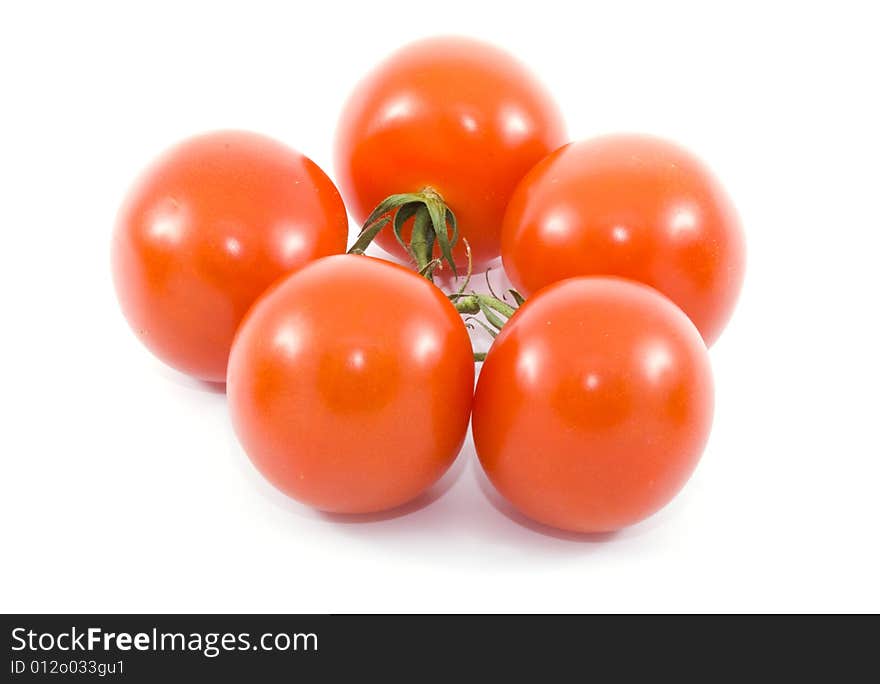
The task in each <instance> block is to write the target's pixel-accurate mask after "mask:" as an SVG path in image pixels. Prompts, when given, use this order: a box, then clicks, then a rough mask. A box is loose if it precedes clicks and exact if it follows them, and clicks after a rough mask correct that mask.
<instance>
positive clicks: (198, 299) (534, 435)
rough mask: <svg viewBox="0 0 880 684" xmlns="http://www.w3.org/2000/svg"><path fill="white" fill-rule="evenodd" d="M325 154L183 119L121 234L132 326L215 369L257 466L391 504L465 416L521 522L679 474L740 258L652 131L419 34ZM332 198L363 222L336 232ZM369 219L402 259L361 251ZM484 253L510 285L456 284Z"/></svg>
mask: <svg viewBox="0 0 880 684" xmlns="http://www.w3.org/2000/svg"><path fill="white" fill-rule="evenodd" d="M336 172H337V176H338V180H339V183H340V187H341V188H342V196H340V193H339V192H338V191H337V189H336V187H335V186H334V184H333V182H332V181H331V180H330V179H329V178H328V177H327V175H326V174H325V173H324V172H323V171H322V170H321V169H320V168H318V166H316V165H315V164H314V163H313V162H312V161H311V160H309V159H308V158H306V157H304V156H303V155H301V154H299V153H297V152H295V151H294V150H292V149H290V148H288V147H286V146H284V145H282V144H281V143H278V142H276V141H274V140H271V139H269V138H266V137H263V136H260V135H256V134H253V133H245V132H217V133H211V134H207V135H202V136H198V137H195V138H192V139H189V140H187V141H185V142H183V143H181V144H179V145H177V146H176V147H174V148H172V149H171V150H170V151H168V152H167V153H166V154H164V155H163V156H162V157H160V158H159V159H158V160H157V161H156V162H155V163H154V164H153V165H152V167H150V168H149V169H148V170H147V171H146V172H145V174H144V175H143V177H142V178H141V179H140V181H139V182H138V183H137V185H136V187H135V188H134V190H133V191H132V192H131V194H130V196H129V197H128V199H127V201H126V202H125V204H124V206H123V208H122V210H121V212H120V215H119V219H118V223H117V226H116V230H115V232H114V240H113V271H114V280H115V285H116V290H117V293H118V296H119V300H120V303H121V306H122V309H123V312H124V313H125V315H126V317H127V319H128V321H129V322H130V324H131V326H132V328H133V329H134V330H135V331H136V333H137V334H138V336H139V337H140V339H141V340H142V341H143V342H144V344H145V345H146V346H147V347H149V348H150V349H151V350H152V351H153V352H154V353H155V354H156V355H157V356H158V357H159V358H161V359H162V360H164V361H165V362H166V363H168V364H170V365H171V366H173V367H175V368H177V369H179V370H181V371H183V372H184V373H188V374H190V375H192V376H194V377H197V378H200V379H203V380H206V381H214V382H225V383H226V391H227V394H228V399H229V406H230V411H231V416H232V420H233V423H234V427H235V430H236V433H237V435H238V437H239V439H240V441H241V443H242V445H243V446H244V449H245V451H246V452H247V453H248V455H249V456H250V458H251V459H252V461H253V462H254V464H255V465H256V467H257V468H258V469H259V470H260V471H261V472H262V473H263V475H265V477H266V478H267V479H268V480H269V481H270V482H272V483H273V484H274V485H275V486H277V487H278V488H279V489H281V490H282V491H284V492H285V493H287V494H288V495H290V496H292V497H294V498H296V499H298V500H299V501H302V502H304V503H306V504H308V505H311V506H314V507H316V508H319V509H322V510H326V511H335V512H346V513H363V512H373V511H378V510H383V509H388V508H392V507H395V506H398V505H400V504H402V503H404V502H407V501H409V500H411V499H413V498H415V497H417V496H418V495H419V494H421V493H422V492H423V491H425V490H426V489H427V488H428V487H429V486H430V485H431V484H432V483H434V482H435V481H436V480H437V479H438V478H439V477H440V476H441V475H442V474H443V473H444V472H445V471H446V470H447V469H448V468H449V466H450V465H451V463H452V462H453V461H454V460H455V458H456V456H457V455H458V453H459V451H460V449H461V445H462V443H463V441H464V438H465V435H466V431H467V428H468V423H469V421H471V419H472V426H473V435H474V442H475V446H476V451H477V454H478V456H479V459H480V462H481V464H482V466H483V468H484V469H485V471H486V473H487V475H488V477H489V478H490V480H491V481H492V483H493V484H494V485H495V487H496V488H497V489H498V490H499V491H500V492H501V494H502V495H503V496H504V497H506V498H507V499H508V500H509V501H510V502H511V503H512V504H513V505H514V506H515V507H516V508H518V509H519V510H520V511H522V512H523V513H524V514H526V515H527V516H530V517H531V518H533V519H535V520H537V521H540V522H542V523H545V524H548V525H552V526H555V527H559V528H563V529H567V530H574V531H579V532H596V531H608V530H615V529H618V528H620V527H623V526H626V525H630V524H632V523H635V522H637V521H639V520H641V519H643V518H645V517H646V516H648V515H650V514H651V513H653V512H654V511H656V510H658V509H659V508H660V507H662V506H663V505H665V504H666V503H667V502H668V501H669V500H670V499H671V498H672V497H673V496H674V495H675V494H676V492H677V491H678V490H679V489H680V488H681V487H682V486H683V484H684V483H685V481H686V480H687V479H688V477H689V476H690V474H691V472H692V471H693V469H694V467H695V466H696V463H697V461H698V459H699V457H700V454H701V452H702V450H703V448H704V446H705V443H706V441H707V439H708V435H709V430H710V426H711V421H712V411H713V386H712V375H711V369H710V364H709V359H708V355H707V346H708V345H709V344H711V343H712V342H713V341H714V340H715V339H716V338H717V337H718V335H719V334H720V333H721V331H722V329H723V327H724V326H725V324H726V322H727V320H728V318H729V317H730V315H731V312H732V309H733V307H734V305H735V301H736V298H737V296H738V293H739V289H740V286H741V284H742V279H743V272H744V260H745V257H744V240H743V235H742V230H741V227H740V225H739V221H738V218H737V215H736V212H735V210H734V208H733V206H732V204H731V202H730V200H729V199H728V197H727V196H726V194H725V192H724V191H723V189H722V188H721V187H720V185H719V184H718V182H717V181H716V180H715V179H714V178H713V176H712V175H711V173H710V172H709V171H708V170H707V169H706V168H705V166H703V164H702V163H701V162H700V161H698V160H697V159H696V158H695V157H693V156H692V155H691V154H690V153H688V152H687V151H685V150H683V149H681V148H680V147H678V146H676V145H674V144H672V143H669V142H666V141H663V140H659V139H656V138H652V137H647V136H633V135H625V136H624V135H618V136H606V137H601V138H596V139H592V140H585V141H582V142H574V143H567V139H566V133H565V127H564V124H563V120H562V116H561V115H560V112H559V110H558V107H557V106H556V104H555V103H554V102H553V100H552V99H551V97H550V96H549V94H548V93H547V92H546V91H545V90H544V89H543V87H542V86H541V84H540V83H539V82H538V81H537V80H535V78H534V77H533V76H532V75H531V74H530V73H529V72H528V71H527V70H526V69H525V68H524V67H523V66H521V65H520V64H519V63H518V62H517V61H515V60H514V59H513V58H512V57H510V56H509V55H508V54H506V53H504V52H502V51H500V50H498V49H496V48H494V47H492V46H488V45H485V44H482V43H478V42H476V41H472V40H467V39H460V38H437V39H430V40H426V41H421V42H418V43H415V44H412V45H410V46H408V47H405V48H403V49H402V50H400V51H398V52H397V53H395V54H393V55H392V56H391V57H390V58H388V59H387V60H386V61H385V62H384V63H382V64H381V65H379V66H378V67H377V68H376V69H375V70H374V71H373V72H372V73H371V74H369V75H368V76H367V77H366V78H365V79H364V80H363V81H362V82H361V83H360V84H359V86H358V87H357V89H356V91H355V92H354V94H353V95H352V96H351V98H350V99H349V101H348V103H347V104H346V106H345V109H344V111H343V113H342V116H341V118H340V123H339V127H338V130H337V136H336ZM343 197H344V199H345V201H346V203H347V205H348V208H349V209H350V210H351V211H352V213H353V214H354V215H355V217H356V218H357V219H358V221H359V222H361V223H362V225H363V229H362V231H361V233H360V235H359V237H358V238H357V240H356V242H355V243H354V245H353V246H352V247H351V248H350V249H349V250H348V253H345V252H346V247H347V239H348V219H347V214H346V209H345V206H344V205H343ZM373 240H375V241H376V242H377V243H378V244H379V245H381V246H382V247H383V248H384V249H385V250H386V251H387V252H389V253H391V254H392V255H394V256H396V257H398V258H399V260H400V261H402V262H403V263H407V264H409V265H410V266H411V267H406V266H403V265H398V264H396V263H392V262H390V261H387V260H381V259H378V258H374V257H370V256H366V255H364V254H363V252H364V249H365V248H366V247H367V246H368V245H369V243H370V242H372V241H373ZM499 256H500V257H501V258H502V260H503V266H504V269H505V271H506V273H507V274H508V276H509V278H510V280H511V282H512V283H513V284H514V286H515V287H516V290H511V291H509V293H507V294H505V296H504V297H503V298H498V297H497V296H495V295H494V294H486V293H477V292H473V291H471V290H468V282H469V281H468V277H469V275H470V273H471V272H472V271H474V270H481V269H485V268H486V267H487V265H488V264H489V263H490V262H492V260H493V259H496V258H497V257H499ZM465 273H467V275H464V274H465ZM441 276H443V282H444V283H445V284H446V285H449V287H447V290H448V292H445V291H444V290H443V289H441V288H440V287H439V286H438V285H437V284H435V278H437V279H438V280H439V278H440V277H441ZM449 276H458V278H457V279H456V278H450V277H449ZM463 317H466V318H463ZM466 320H467V321H478V322H479V323H480V325H482V326H483V327H485V328H486V329H487V330H489V332H490V333H491V334H492V335H493V337H494V341H493V344H492V346H491V348H490V350H489V351H488V353H487V354H476V355H475V354H474V352H473V350H472V348H471V342H470V338H469V335H468V332H467V327H466ZM475 361H476V362H477V363H480V362H482V368H481V372H480V375H479V380H478V382H477V386H476V391H474V375H475Z"/></svg>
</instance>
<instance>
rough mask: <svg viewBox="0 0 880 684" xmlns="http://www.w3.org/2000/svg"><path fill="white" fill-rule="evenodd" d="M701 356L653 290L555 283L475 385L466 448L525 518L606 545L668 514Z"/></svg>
mask: <svg viewBox="0 0 880 684" xmlns="http://www.w3.org/2000/svg"><path fill="white" fill-rule="evenodd" d="M713 402H714V395H713V384H712V374H711V369H710V366H709V358H708V352H707V350H706V347H705V345H704V344H703V341H702V339H701V338H700V334H699V332H698V331H697V329H696V328H695V327H694V325H693V323H691V321H690V320H688V318H687V316H685V315H684V313H682V311H681V310H680V309H679V308H678V307H676V306H675V304H673V303H672V302H671V301H670V300H669V299H667V298H666V297H664V296H663V295H661V294H660V293H658V292H657V291H656V290H654V289H652V288H650V287H647V286H645V285H642V284H640V283H635V282H632V281H627V280H623V279H618V278H600V277H581V278H572V279H568V280H563V281H560V282H557V283H554V284H552V285H550V286H548V287H547V288H545V289H543V290H541V291H540V292H538V293H537V294H536V295H535V296H534V297H532V298H531V299H529V300H527V301H526V303H525V304H524V305H523V306H522V308H521V309H520V310H519V311H518V312H517V313H516V314H515V315H514V316H513V318H512V319H511V320H510V321H509V322H508V323H507V324H506V325H505V326H504V328H503V330H502V331H501V334H500V335H498V337H497V339H496V340H495V343H494V344H493V345H492V347H491V349H490V350H489V353H488V356H487V357H486V361H485V363H484V364H483V368H482V370H481V372H480V376H479V380H478V382H477V390H476V396H475V397H474V408H473V434H474V443H475V446H476V450H477V455H478V456H479V459H480V463H481V464H482V466H483V469H484V470H485V472H486V474H487V475H488V477H489V479H490V480H491V482H492V484H493V485H494V486H495V487H496V488H497V490H498V491H499V492H500V493H501V494H502V495H503V496H504V497H505V498H506V499H507V500H508V501H509V502H510V503H511V504H513V506H514V507H516V508H517V509H519V511H521V512H522V513H524V514H525V515H526V516H528V517H530V518H532V519H534V520H537V521H539V522H541V523H544V524H546V525H550V526H553V527H557V528H561V529H564V530H570V531H575V532H608V531H613V530H617V529H620V528H622V527H625V526H627V525H632V524H634V523H637V522H639V521H640V520H643V519H644V518H646V517H648V516H649V515H651V514H652V513H654V512H655V511H657V510H658V509H660V508H661V507H662V506H664V505H665V504H667V503H668V502H669V501H670V500H671V499H672V498H673V497H674V496H675V494H676V493H677V492H678V491H679V490H680V489H681V487H682V486H683V485H684V484H685V482H686V481H687V480H688V478H689V477H690V475H691V473H692V472H693V470H694V468H695V467H696V465H697V462H698V460H699V458H700V455H701V453H702V451H703V448H704V446H705V444H706V442H707V440H708V437H709V430H710V427H711V422H712V413H713Z"/></svg>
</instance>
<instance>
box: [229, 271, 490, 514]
mask: <svg viewBox="0 0 880 684" xmlns="http://www.w3.org/2000/svg"><path fill="white" fill-rule="evenodd" d="M473 386H474V362H473V353H472V351H471V344H470V339H469V338H468V335H467V330H466V329H465V327H464V324H463V322H462V321H461V318H460V316H459V315H458V313H457V312H456V311H455V307H454V306H452V304H451V303H450V302H449V300H448V299H447V298H446V296H445V295H444V294H443V293H442V292H441V291H440V290H439V289H438V288H436V287H435V286H434V285H432V284H431V283H429V282H428V281H427V280H426V279H425V278H422V277H421V276H418V275H416V274H415V273H413V272H411V271H409V270H407V269H405V268H403V267H401V266H397V265H395V264H392V263H389V262H387V261H381V260H378V259H373V258H371V257H367V256H353V255H343V256H334V257H327V258H325V259H322V260H320V261H317V262H315V263H314V264H311V265H310V266H307V267H306V268H304V269H303V270H302V271H300V272H299V273H297V274H295V275H293V276H291V277H289V278H286V279H284V280H282V281H281V282H279V283H278V284H277V285H276V286H275V287H273V288H272V289H271V290H270V291H269V292H267V293H266V294H265V295H264V296H263V297H262V298H261V299H260V300H259V302H258V303H257V304H256V305H255V306H254V308H253V309H252V310H251V311H250V313H249V314H248V315H247V317H246V319H245V321H244V323H243V324H242V326H241V329H240V330H239V332H238V335H237V336H236V339H235V342H234V344H233V347H232V354H231V356H230V362H229V376H228V381H227V393H228V396H229V406H230V412H231V415H232V421H233V424H234V426H235V430H236V433H237V434H238V437H239V439H240V441H241V443H242V445H243V446H244V449H245V451H246V452H247V453H248V455H249V456H250V458H251V460H252V461H253V463H254V465H255V466H256V467H257V468H258V469H259V470H260V471H261V472H262V474H263V475H264V476H265V477H266V478H267V479H268V480H269V481H270V482H271V483H272V484H274V485H275V486H276V487H277V488H278V489H280V490H281V491H283V492H284V493H286V494H287V495H289V496H291V497H293V498H295V499H297V500H299V501H301V502H303V503H305V504H308V505H310V506H313V507H315V508H319V509H321V510H325V511H333V512H340V513H366V512H373V511H379V510H384V509H388V508H393V507H395V506H398V505H400V504H402V503H405V502H406V501H409V500H410V499H413V498H414V497H416V496H418V495H419V494H420V493H421V492H423V491H424V490H425V489H426V488H427V487H428V486H430V485H431V484H432V483H434V482H435V481H436V480H437V479H438V478H439V477H440V476H441V475H442V474H443V473H444V472H445V471H446V469H447V468H448V467H449V466H450V465H451V464H452V462H453V461H454V460H455V457H456V456H457V455H458V452H459V450H460V449H461V445H462V442H463V441H464V437H465V433H466V431H467V425H468V419H469V417H470V409H471V403H472V398H473Z"/></svg>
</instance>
